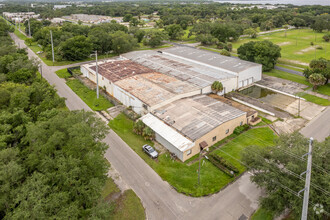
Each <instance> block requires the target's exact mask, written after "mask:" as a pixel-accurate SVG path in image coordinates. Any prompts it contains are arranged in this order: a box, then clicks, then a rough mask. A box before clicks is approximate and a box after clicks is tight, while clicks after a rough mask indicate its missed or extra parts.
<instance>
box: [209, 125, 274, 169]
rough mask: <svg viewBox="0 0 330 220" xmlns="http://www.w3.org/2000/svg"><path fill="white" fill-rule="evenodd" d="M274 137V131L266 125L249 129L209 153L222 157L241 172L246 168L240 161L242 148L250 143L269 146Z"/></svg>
mask: <svg viewBox="0 0 330 220" xmlns="http://www.w3.org/2000/svg"><path fill="white" fill-rule="evenodd" d="M275 138H276V136H275V134H274V132H273V131H272V130H271V129H270V128H268V127H263V128H255V129H250V130H248V131H246V132H244V133H243V134H241V135H239V136H238V137H237V138H235V139H233V140H232V141H230V142H228V143H227V144H225V145H224V146H222V147H221V148H219V149H217V150H215V151H213V152H212V153H211V154H216V155H219V156H221V157H223V158H224V159H225V160H227V161H228V162H230V163H231V164H233V165H234V166H235V167H237V168H238V170H239V171H240V173H241V172H243V171H245V170H246V167H245V166H244V165H243V164H242V163H241V162H240V160H241V152H242V150H243V149H244V148H245V147H247V146H250V145H258V146H262V147H267V146H271V145H273V144H274V139H275Z"/></svg>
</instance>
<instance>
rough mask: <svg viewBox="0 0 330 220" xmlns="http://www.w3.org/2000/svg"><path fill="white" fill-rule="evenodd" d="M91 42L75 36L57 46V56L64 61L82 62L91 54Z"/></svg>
mask: <svg viewBox="0 0 330 220" xmlns="http://www.w3.org/2000/svg"><path fill="white" fill-rule="evenodd" d="M92 50H93V44H92V42H91V41H90V40H89V39H88V38H86V37H84V36H76V37H73V38H70V39H68V40H66V41H65V42H63V43H61V44H60V46H59V54H60V55H61V56H62V57H63V58H64V59H66V60H73V61H74V60H82V59H85V58H87V57H89V55H90V54H91V52H92Z"/></svg>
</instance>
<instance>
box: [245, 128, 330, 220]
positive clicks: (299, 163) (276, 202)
mask: <svg viewBox="0 0 330 220" xmlns="http://www.w3.org/2000/svg"><path fill="white" fill-rule="evenodd" d="M329 146H330V138H327V139H326V140H325V141H324V142H323V143H318V142H317V141H314V143H313V165H312V178H311V184H312V185H311V188H310V192H309V195H310V196H309V204H310V205H309V208H308V209H309V210H308V219H310V220H314V219H315V220H316V219H327V216H326V214H325V213H322V214H321V215H317V214H316V212H315V211H314V210H313V207H314V205H312V204H322V205H323V207H329V206H330V199H329V196H328V195H327V194H326V193H324V192H322V191H320V190H319V189H317V188H316V187H314V186H315V185H318V186H319V187H320V188H323V189H329V187H330V185H329V183H330V176H329V175H327V173H325V171H324V170H329V169H330V166H329V161H328V158H329V156H330V152H329V150H328V149H329ZM307 150H308V140H307V139H306V138H305V137H303V136H302V135H301V134H299V133H298V132H296V133H294V134H287V135H281V136H280V138H278V139H276V142H275V145H274V146H267V147H264V146H263V147H261V146H248V147H246V148H245V149H244V151H243V152H242V163H243V164H244V165H245V166H247V167H248V169H249V171H250V172H252V173H253V175H252V176H251V181H252V182H254V183H255V184H256V185H257V186H259V187H262V189H264V190H265V191H266V195H265V196H264V197H262V198H261V200H260V203H261V207H263V208H265V209H267V210H270V211H273V212H275V214H276V215H279V214H281V213H282V212H283V211H284V210H285V209H289V210H290V211H291V212H290V216H291V218H293V219H299V218H300V217H301V207H302V203H303V200H302V198H301V197H298V196H297V194H296V193H297V192H299V191H300V190H301V189H303V188H304V187H305V186H304V185H305V178H304V177H300V176H299V174H301V173H303V172H304V171H305V170H306V160H301V155H304V154H306V153H307ZM294 155H296V156H294ZM297 174H298V175H297Z"/></svg>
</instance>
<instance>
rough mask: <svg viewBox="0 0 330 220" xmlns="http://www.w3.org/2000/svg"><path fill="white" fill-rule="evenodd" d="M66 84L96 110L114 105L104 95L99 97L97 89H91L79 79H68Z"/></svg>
mask: <svg viewBox="0 0 330 220" xmlns="http://www.w3.org/2000/svg"><path fill="white" fill-rule="evenodd" d="M66 84H67V85H68V86H69V87H70V88H71V89H72V91H74V92H75V93H76V94H77V95H78V96H79V97H80V98H81V99H82V100H83V101H84V102H85V103H86V104H87V105H88V106H89V107H90V108H91V109H92V110H94V111H101V110H106V109H108V108H110V107H112V106H113V104H112V103H111V102H110V101H108V100H107V99H106V98H104V97H103V96H102V95H100V97H99V99H97V98H96V91H94V90H91V89H89V88H88V87H86V86H85V85H84V84H82V83H81V82H80V81H79V80H78V79H72V80H68V81H67V82H66Z"/></svg>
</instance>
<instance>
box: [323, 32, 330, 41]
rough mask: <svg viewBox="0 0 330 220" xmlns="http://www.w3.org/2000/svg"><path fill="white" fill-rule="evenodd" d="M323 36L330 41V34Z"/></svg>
mask: <svg viewBox="0 0 330 220" xmlns="http://www.w3.org/2000/svg"><path fill="white" fill-rule="evenodd" d="M322 38H323V40H324V41H325V42H329V41H330V34H325V35H324V36H323V37H322Z"/></svg>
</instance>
